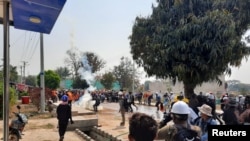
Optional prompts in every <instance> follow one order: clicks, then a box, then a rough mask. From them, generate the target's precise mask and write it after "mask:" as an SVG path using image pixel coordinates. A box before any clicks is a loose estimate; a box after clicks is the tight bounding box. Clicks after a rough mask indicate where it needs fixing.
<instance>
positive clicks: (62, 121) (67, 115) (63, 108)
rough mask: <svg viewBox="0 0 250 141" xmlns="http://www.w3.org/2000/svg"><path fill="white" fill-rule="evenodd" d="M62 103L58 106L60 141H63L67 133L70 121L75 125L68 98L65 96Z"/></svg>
mask: <svg viewBox="0 0 250 141" xmlns="http://www.w3.org/2000/svg"><path fill="white" fill-rule="evenodd" d="M61 101H62V103H60V104H59V105H58V106H57V109H56V113H57V119H58V128H59V137H60V139H59V141H63V138H64V134H65V132H66V129H67V126H68V122H69V120H70V122H71V124H73V123H74V122H73V120H72V116H71V107H70V105H69V104H68V96H66V95H63V96H62V98H61Z"/></svg>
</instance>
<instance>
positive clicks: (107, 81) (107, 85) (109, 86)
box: [101, 72, 115, 90]
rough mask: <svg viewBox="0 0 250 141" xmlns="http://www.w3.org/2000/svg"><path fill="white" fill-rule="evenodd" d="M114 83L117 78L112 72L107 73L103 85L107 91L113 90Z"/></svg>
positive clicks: (102, 81) (103, 77)
mask: <svg viewBox="0 0 250 141" xmlns="http://www.w3.org/2000/svg"><path fill="white" fill-rule="evenodd" d="M114 82H115V77H114V75H113V73H112V72H107V73H105V74H103V76H102V79H101V83H102V84H103V85H104V87H105V88H106V89H108V90H110V89H112V87H113V83H114Z"/></svg>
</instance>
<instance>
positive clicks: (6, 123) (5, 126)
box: [3, 0, 10, 141]
mask: <svg viewBox="0 0 250 141" xmlns="http://www.w3.org/2000/svg"><path fill="white" fill-rule="evenodd" d="M3 13H4V14H3V31H4V32H3V38H4V39H3V54H4V55H3V56H4V59H3V60H4V63H3V69H4V72H3V76H4V90H3V120H4V123H3V129H4V135H3V140H4V141H8V136H9V66H10V65H9V64H10V61H9V2H8V1H7V0H4V1H3Z"/></svg>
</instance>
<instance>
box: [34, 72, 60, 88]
mask: <svg viewBox="0 0 250 141" xmlns="http://www.w3.org/2000/svg"><path fill="white" fill-rule="evenodd" d="M44 83H45V87H46V88H50V89H57V88H59V85H60V76H59V75H58V74H57V73H55V72H54V71H52V70H47V71H45V72H44ZM37 84H38V85H39V86H41V85H40V75H38V76H37Z"/></svg>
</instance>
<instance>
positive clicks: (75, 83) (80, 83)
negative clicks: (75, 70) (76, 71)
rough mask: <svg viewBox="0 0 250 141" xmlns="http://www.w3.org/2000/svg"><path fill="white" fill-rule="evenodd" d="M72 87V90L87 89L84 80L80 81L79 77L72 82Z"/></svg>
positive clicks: (87, 85)
mask: <svg viewBox="0 0 250 141" xmlns="http://www.w3.org/2000/svg"><path fill="white" fill-rule="evenodd" d="M72 87H73V89H86V88H88V87H89V84H88V83H87V81H86V80H85V79H81V77H80V76H78V77H76V78H75V79H74V80H73V84H72Z"/></svg>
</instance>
